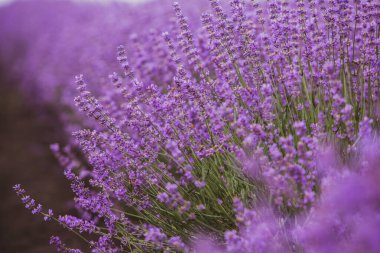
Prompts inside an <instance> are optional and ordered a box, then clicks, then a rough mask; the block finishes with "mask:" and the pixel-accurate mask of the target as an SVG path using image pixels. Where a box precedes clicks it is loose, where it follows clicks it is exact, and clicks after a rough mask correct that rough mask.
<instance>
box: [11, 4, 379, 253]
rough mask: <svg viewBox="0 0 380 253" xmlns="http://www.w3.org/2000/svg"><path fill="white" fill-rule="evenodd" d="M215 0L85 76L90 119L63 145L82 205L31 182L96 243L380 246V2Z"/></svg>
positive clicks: (119, 247) (180, 13) (135, 246)
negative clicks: (61, 204) (62, 203)
mask: <svg viewBox="0 0 380 253" xmlns="http://www.w3.org/2000/svg"><path fill="white" fill-rule="evenodd" d="M192 4H193V5H191V6H192V7H193V8H194V7H196V6H198V4H199V8H200V9H202V8H203V4H204V1H201V2H199V3H198V2H194V3H192ZM209 4H210V9H209V11H207V12H205V13H203V14H201V23H197V22H196V20H194V17H193V14H191V18H187V17H186V16H185V14H184V12H185V9H186V8H183V7H182V5H181V4H178V3H174V5H173V6H174V8H173V11H172V12H173V14H171V15H173V17H175V18H174V19H173V20H171V19H169V20H167V19H165V18H164V17H162V19H161V22H162V23H160V25H157V24H155V23H154V22H153V23H151V25H152V27H153V28H154V29H153V30H151V31H149V32H148V33H147V34H145V33H144V31H136V32H140V35H138V36H137V37H136V36H133V37H132V38H131V40H130V41H129V43H127V46H119V47H118V49H117V54H116V60H117V61H115V62H118V63H119V65H120V68H119V69H115V72H113V73H111V74H110V75H109V81H108V82H106V81H104V80H103V79H99V77H98V76H97V75H98V74H99V71H96V70H95V71H93V72H91V71H90V74H89V76H88V75H86V76H83V75H78V76H76V82H75V87H76V89H77V95H76V97H75V99H74V100H75V105H76V106H77V108H78V109H79V111H82V112H84V114H85V115H87V116H88V118H87V119H86V118H84V117H78V116H75V118H76V119H77V122H76V124H75V125H76V127H77V126H82V127H84V128H85V129H82V130H76V131H74V133H73V138H72V141H71V143H70V145H67V146H63V147H60V146H59V145H58V144H53V145H52V146H51V148H52V151H53V152H54V154H55V155H56V157H57V159H58V160H59V162H60V163H61V164H62V166H63V167H64V168H65V176H66V177H67V178H68V180H70V182H71V188H72V191H73V192H74V193H75V195H76V197H75V203H76V205H77V207H78V209H79V210H80V212H81V213H82V216H81V217H74V216H70V215H58V216H57V215H54V214H53V211H52V210H50V209H47V210H45V209H43V207H42V206H41V205H40V204H38V203H36V201H35V200H34V199H32V198H31V197H30V196H28V195H27V194H26V192H25V190H23V189H22V188H21V186H20V185H17V186H15V191H16V193H17V194H18V195H19V196H20V197H21V198H22V201H23V202H24V203H25V205H26V207H27V208H28V209H30V210H31V211H32V212H33V213H34V214H40V215H42V216H43V217H44V219H45V220H47V221H50V220H54V221H56V222H58V223H59V224H61V225H62V226H64V227H66V228H68V229H70V230H71V231H73V232H74V233H76V234H77V235H78V236H80V237H81V238H83V240H84V241H86V242H87V243H88V246H89V249H90V250H91V252H378V251H379V250H380V241H379V239H378V238H377V236H378V235H379V232H380V231H379V225H380V224H379V215H380V210H379V201H380V192H379V189H380V188H379V186H378V185H377V183H376V182H377V181H378V180H380V178H379V175H380V174H379V171H378V168H377V164H378V160H379V159H380V153H379V152H380V150H379V141H378V138H377V137H376V136H377V130H378V125H379V119H378V113H379V111H378V108H379V89H380V74H379V73H380V61H379V46H380V39H379V37H380V25H379V24H380V3H377V2H376V1H372V0H367V1H356V0H355V1H348V0H329V1H323V0H320V1H313V0H309V1H302V0H297V1H274V0H273V1H272V0H270V1H267V2H255V1H249V2H248V1H246V2H245V1H242V0H231V1H229V2H219V1H218V0H209ZM156 6H158V7H161V6H160V5H159V4H157V5H156ZM185 6H186V5H185ZM187 6H189V3H187ZM83 8H85V7H83ZM135 8H136V10H137V9H138V8H139V7H135ZM143 8H144V6H143V7H141V9H143ZM168 8H169V7H168ZM74 9H75V8H74ZM164 9H165V8H164ZM154 10H155V9H154ZM165 10H166V9H165ZM71 11H73V10H70V11H68V12H71ZM115 11H116V10H115ZM161 11H162V10H161ZM151 12H153V11H151ZM112 13H113V11H112V12H110V16H111V17H112V16H113V15H112ZM137 13H140V12H137ZM158 13H161V12H158ZM149 15H150V14H149ZM131 20H132V19H131ZM131 20H130V21H131ZM192 22H194V23H192ZM113 24H115V27H116V28H115V30H112V29H111V31H108V32H112V31H116V33H115V34H117V35H118V36H120V33H118V31H120V30H118V29H120V28H118V27H119V26H120V24H119V22H115V23H114V22H111V27H113ZM134 25H135V23H131V24H130V27H131V30H133V26H134ZM138 25H141V24H138ZM145 25H147V24H145ZM121 26H122V25H121ZM163 27H165V28H164V29H165V30H164V29H163ZM40 29H41V31H42V29H43V27H40ZM95 30H96V29H95ZM107 35H108V33H107V34H105V36H104V37H102V40H103V41H105V42H107V40H108V39H109V36H107ZM20 36H21V37H22V36H23V33H22V32H21V35H20ZM140 36H141V37H140ZM111 37H112V36H111ZM137 38H144V39H137ZM145 38H147V39H145ZM120 40H122V39H120ZM82 43H83V44H82ZM87 43H88V42H87V41H81V42H79V41H78V47H79V48H81V47H83V48H85V47H86V46H87ZM121 43H123V41H121ZM37 45H38V43H37ZM30 50H31V51H30V52H29V51H28V53H30V54H33V52H35V51H34V47H31V48H30ZM55 53H57V55H58V56H61V55H60V53H59V52H55ZM58 56H54V57H53V59H59V57H58ZM32 58H33V60H34V61H38V60H39V58H38V57H36V56H33V57H32ZM32 58H29V57H26V58H25V57H24V58H21V59H27V60H32ZM91 59H93V58H91ZM102 64H103V63H102ZM102 64H101V65H99V69H100V70H101V71H104V69H105V68H107V67H106V66H105V65H102ZM58 66H60V64H58ZM64 70H65V68H64ZM30 71H31V72H30V73H32V74H29V75H33V76H37V78H38V77H41V76H39V75H40V73H39V71H38V70H33V69H31V70H30ZM54 71H55V67H54V68H53V69H52V73H54ZM107 71H108V69H107ZM87 76H88V77H87ZM28 77H30V76H28ZM64 78H69V77H64ZM62 80H64V79H62ZM49 82H50V83H51V84H52V85H57V84H54V81H53V82H52V81H51V80H50V81H49ZM42 87H44V86H43V85H42ZM65 89H67V90H68V92H69V93H68V94H71V92H72V90H73V87H72V86H69V87H67V88H65ZM47 97H51V96H50V95H48V96H47ZM67 125H70V126H71V125H72V121H70V122H69V121H68V122H67ZM78 148H79V149H80V151H81V152H77V149H78ZM205 235H207V236H205ZM51 243H52V244H54V245H56V246H57V249H58V250H59V251H62V252H82V251H81V250H79V249H70V248H68V247H67V246H66V245H65V244H63V243H62V242H61V241H60V239H59V238H58V237H52V239H51Z"/></svg>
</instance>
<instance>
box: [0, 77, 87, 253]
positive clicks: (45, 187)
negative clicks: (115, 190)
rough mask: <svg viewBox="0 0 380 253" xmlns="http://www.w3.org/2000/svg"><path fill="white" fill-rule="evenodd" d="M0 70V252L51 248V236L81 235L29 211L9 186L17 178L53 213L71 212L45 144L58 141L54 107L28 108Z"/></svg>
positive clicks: (71, 238) (68, 239)
mask: <svg viewBox="0 0 380 253" xmlns="http://www.w3.org/2000/svg"><path fill="white" fill-rule="evenodd" d="M4 79H5V78H4V77H3V76H2V75H1V72H0V252H1V253H51V252H56V251H55V249H54V248H53V247H51V246H49V238H50V235H59V236H62V239H63V240H64V241H65V243H67V244H68V245H70V246H75V245H79V244H80V242H79V239H78V238H77V237H75V235H73V234H71V233H70V232H66V231H65V230H64V229H63V228H61V227H60V226H59V225H57V224H54V223H47V222H44V221H43V219H42V218H41V217H36V216H34V215H32V214H31V213H30V212H29V211H28V210H26V209H25V208H24V207H23V205H22V203H21V201H20V200H19V199H18V198H17V197H16V195H15V193H14V192H13V191H12V186H13V185H14V184H16V183H20V184H22V185H23V187H24V188H25V189H26V190H27V191H28V193H29V194H31V195H32V196H33V197H35V198H36V200H37V201H39V202H40V203H41V204H42V205H43V206H45V207H50V208H52V209H53V210H54V211H55V213H56V214H60V213H61V214H62V213H67V212H73V210H72V207H71V206H72V205H71V203H70V200H71V199H72V195H71V192H70V186H69V184H68V182H67V181H66V179H65V178H64V175H63V170H62V168H60V166H59V165H58V163H57V161H56V160H55V159H54V157H53V156H52V155H51V153H50V150H49V144H50V143H54V142H61V143H62V142H63V141H62V132H61V129H60V124H59V121H58V119H57V117H56V115H55V112H54V110H52V109H51V108H49V107H48V106H33V107H31V106H30V105H28V103H27V102H26V101H25V100H24V99H23V98H22V96H21V95H20V93H19V92H17V90H16V88H14V87H12V86H11V85H9V84H10V82H9V81H8V82H7V81H4Z"/></svg>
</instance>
